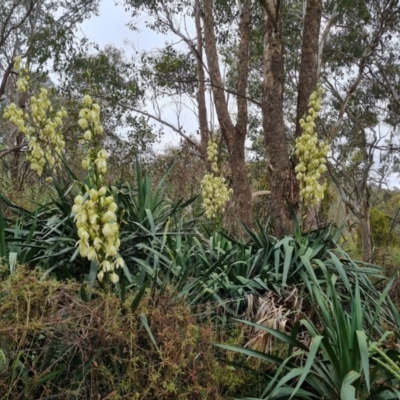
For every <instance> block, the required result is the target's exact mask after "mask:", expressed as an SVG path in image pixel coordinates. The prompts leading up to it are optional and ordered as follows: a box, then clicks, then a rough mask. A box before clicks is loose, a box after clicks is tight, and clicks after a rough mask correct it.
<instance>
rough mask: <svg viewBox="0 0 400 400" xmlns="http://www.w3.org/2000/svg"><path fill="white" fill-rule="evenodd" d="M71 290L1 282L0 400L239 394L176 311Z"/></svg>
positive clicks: (199, 332)
mask: <svg viewBox="0 0 400 400" xmlns="http://www.w3.org/2000/svg"><path fill="white" fill-rule="evenodd" d="M79 290H80V285H78V284H75V283H61V282H57V281H53V280H46V281H43V280H42V281H40V280H39V279H38V275H37V274H36V273H32V271H31V270H28V269H24V268H22V267H19V268H18V269H17V271H16V273H14V274H13V275H11V276H9V277H8V278H7V279H6V280H3V281H1V282H0V315H1V317H0V338H1V339H0V394H2V397H1V398H2V399H17V398H24V399H37V398H47V397H48V396H57V397H58V398H63V399H78V398H79V399H94V398H100V397H101V398H106V397H107V398H108V399H121V398H130V399H143V400H145V399H177V398H180V399H191V400H192V399H193V400H196V399H221V398H222V395H223V394H224V393H225V394H226V393H227V392H229V391H231V390H232V389H237V388H240V387H241V386H242V385H243V376H244V375H243V374H241V373H240V374H238V373H237V372H236V371H234V370H233V369H229V368H228V367H226V366H224V365H220V364H219V363H218V362H217V359H216V358H215V355H214V351H215V350H214V349H213V348H212V347H211V346H209V343H210V342H211V341H213V340H214V339H215V338H214V337H213V335H214V331H213V328H212V326H211V325H208V324H207V323H203V324H202V325H201V326H199V325H196V320H195V317H194V316H193V314H192V312H191V310H190V309H189V308H188V307H187V306H186V305H185V303H184V302H183V301H176V300H171V297H169V296H168V294H165V295H162V296H154V295H150V294H145V296H144V297H143V298H142V300H141V302H140V304H139V305H137V306H136V305H135V304H134V305H133V307H132V302H134V297H133V295H132V296H131V297H127V299H126V301H125V302H124V303H121V302H120V300H119V299H118V298H117V297H116V296H114V295H112V294H108V295H107V294H104V292H103V291H101V290H96V289H95V290H94V291H93V292H92V300H91V301H90V302H84V301H83V300H82V299H80V298H79V296H78V293H79Z"/></svg>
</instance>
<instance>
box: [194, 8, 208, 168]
mask: <svg viewBox="0 0 400 400" xmlns="http://www.w3.org/2000/svg"><path fill="white" fill-rule="evenodd" d="M200 14H201V9H200V0H196V3H195V24H196V36H197V74H198V78H199V86H198V91H197V106H198V110H199V127H200V144H201V149H202V156H203V159H204V162H205V163H206V165H207V164H208V163H207V145H208V140H209V134H208V126H207V106H206V94H205V92H206V89H205V73H204V62H203V35H202V30H201V16H200Z"/></svg>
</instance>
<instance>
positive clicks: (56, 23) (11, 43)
mask: <svg viewBox="0 0 400 400" xmlns="http://www.w3.org/2000/svg"><path fill="white" fill-rule="evenodd" d="M98 3H99V0H57V1H53V0H3V1H2V4H1V13H0V76H1V79H0V104H2V105H4V103H5V102H10V101H14V102H19V103H20V105H21V106H22V107H23V106H24V102H25V101H26V98H25V97H24V96H22V97H20V98H17V97H18V96H17V95H16V91H15V87H14V86H15V81H16V79H14V78H15V76H16V72H15V70H14V69H13V65H14V58H15V56H17V55H18V56H21V57H22V58H23V59H24V60H25V61H26V62H27V63H28V64H29V65H30V68H31V70H33V71H40V70H41V68H42V67H43V65H44V64H45V63H46V62H47V61H48V60H49V59H50V58H51V59H52V61H53V63H57V60H58V58H59V56H60V54H62V53H63V52H68V53H71V52H73V49H74V47H75V42H74V39H75V28H76V26H77V24H78V23H80V22H82V21H83V19H85V18H88V17H89V16H90V15H92V14H93V13H95V12H96V11H97V9H98ZM2 140H3V141H4V140H5V138H2ZM9 142H10V143H8V145H7V144H6V143H3V146H2V147H6V148H5V149H3V150H1V151H0V158H1V157H5V156H6V155H8V154H10V153H14V152H19V150H21V148H23V147H24V146H25V143H24V142H23V140H22V139H21V138H20V137H18V135H17V137H15V135H13V134H12V135H11V138H10V141H9Z"/></svg>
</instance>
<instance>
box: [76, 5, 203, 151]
mask: <svg viewBox="0 0 400 400" xmlns="http://www.w3.org/2000/svg"><path fill="white" fill-rule="evenodd" d="M99 11H100V13H99V16H93V17H92V18H90V19H89V20H85V21H84V22H83V24H81V27H80V30H81V32H82V35H84V36H85V37H86V38H88V39H89V40H90V41H91V42H95V43H97V44H98V45H99V46H100V47H101V48H104V47H105V46H106V45H110V44H111V45H114V46H115V47H117V48H123V49H124V50H125V53H126V55H127V56H131V55H134V54H135V52H141V51H144V50H146V51H149V50H153V49H157V48H162V47H163V45H164V43H165V42H167V41H168V42H171V41H175V42H176V41H177V40H176V36H175V35H168V36H167V35H162V34H158V33H156V32H154V31H152V30H151V29H148V28H146V24H145V23H146V16H145V15H143V16H141V17H137V18H136V23H137V28H138V30H137V31H134V30H131V29H129V28H128V26H127V24H128V23H129V22H131V20H132V19H131V16H130V14H129V12H126V11H125V10H124V7H123V6H122V5H121V4H119V5H116V4H115V3H114V0H102V2H101V4H100V10H99ZM149 112H151V110H149ZM163 118H164V119H165V120H167V121H168V122H171V123H172V124H174V125H177V123H176V117H175V114H174V112H173V111H172V110H171V109H168V107H165V110H164V111H163ZM180 122H181V125H183V126H184V128H185V130H186V132H187V133H191V132H194V131H196V129H197V126H198V123H197V119H196V117H195V116H194V114H192V113H191V112H189V111H186V112H184V113H183V116H182V120H181V121H180ZM164 132H165V134H164V135H163V138H162V140H161V143H160V144H159V145H155V150H156V151H161V149H162V148H163V147H164V146H165V145H168V144H172V145H177V144H179V141H180V137H179V136H178V135H177V134H175V133H173V132H172V131H171V130H170V129H168V128H165V129H164Z"/></svg>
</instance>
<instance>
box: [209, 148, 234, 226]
mask: <svg viewBox="0 0 400 400" xmlns="http://www.w3.org/2000/svg"><path fill="white" fill-rule="evenodd" d="M207 156H208V160H209V161H211V171H210V173H208V174H206V175H204V178H203V180H202V181H201V190H202V195H203V207H204V209H205V211H206V216H207V218H216V216H217V215H218V214H219V213H220V212H221V211H222V210H223V208H224V206H225V204H226V202H227V201H228V200H229V195H230V194H232V193H233V190H232V189H228V185H227V183H226V180H225V178H224V177H221V176H220V173H219V168H218V145H217V143H215V142H213V141H211V140H210V141H209V142H208V147H207Z"/></svg>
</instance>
